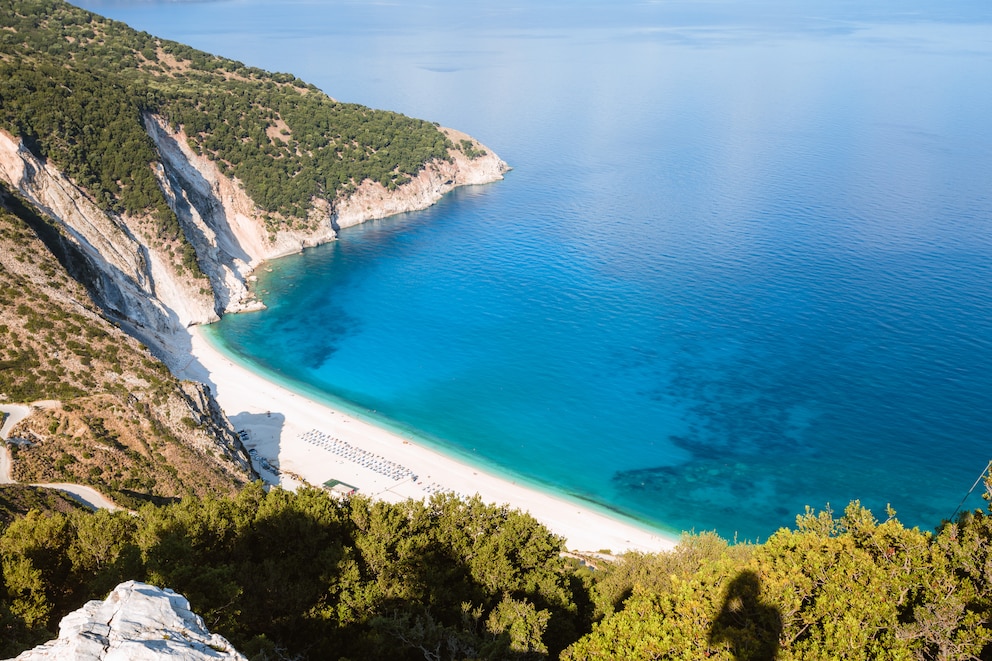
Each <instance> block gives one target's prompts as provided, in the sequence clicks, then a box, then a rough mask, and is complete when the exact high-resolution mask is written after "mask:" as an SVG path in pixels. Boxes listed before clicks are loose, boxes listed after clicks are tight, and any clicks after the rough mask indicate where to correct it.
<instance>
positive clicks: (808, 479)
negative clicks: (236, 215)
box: [82, 0, 992, 539]
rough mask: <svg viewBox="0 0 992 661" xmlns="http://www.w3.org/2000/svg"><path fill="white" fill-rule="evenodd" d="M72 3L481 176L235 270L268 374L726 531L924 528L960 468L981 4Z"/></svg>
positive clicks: (235, 333)
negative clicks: (413, 208) (895, 521)
mask: <svg viewBox="0 0 992 661" xmlns="http://www.w3.org/2000/svg"><path fill="white" fill-rule="evenodd" d="M82 4H83V6H86V7H87V8H89V9H93V10H94V11H98V12H100V13H104V14H107V15H110V16H112V17H114V18H118V19H120V20H124V21H127V22H129V23H131V24H132V25H134V26H136V27H138V28H139V29H143V30H147V31H149V32H152V33H155V34H159V35H162V36H166V37H170V38H174V39H179V40H182V41H185V42H187V43H191V44H193V45H195V46H197V47H200V48H204V49H206V50H210V51H213V52H217V53H220V54H223V55H227V56H229V57H234V58H236V59H239V60H242V61H244V62H246V63H248V64H252V65H256V66H262V67H265V68H268V69H276V70H289V71H292V72H294V73H297V74H298V75H300V76H301V77H303V78H304V79H307V80H309V81H311V82H314V83H315V84H317V85H318V86H320V87H321V88H323V89H324V90H326V91H327V92H328V93H329V94H331V95H332V96H334V97H336V98H338V99H341V100H344V101H355V102H361V103H364V104H367V105H372V106H375V107H385V108H390V109H396V110H399V111H402V112H405V113H407V114H410V115H414V116H418V117H423V118H426V119H430V120H434V121H439V122H441V123H442V124H444V125H448V126H454V127H457V128H459V129H462V130H465V131H467V132H469V133H471V134H473V135H474V136H476V137H477V138H478V139H480V140H481V141H483V142H484V143H486V144H487V145H489V146H490V147H491V148H493V149H494V150H495V151H496V152H497V153H499V154H500V155H501V156H502V157H503V158H504V159H505V160H507V161H508V162H509V163H510V164H511V165H512V166H514V170H513V171H512V172H511V173H509V175H508V176H507V178H506V180H505V181H502V182H499V183H497V184H493V185H489V186H483V187H476V188H471V189H462V190H460V191H458V192H456V193H454V194H452V195H450V196H448V197H447V198H445V199H444V200H443V201H442V202H441V203H440V204H438V205H436V206H435V207H433V208H431V209H429V210H427V211H424V212H419V213H414V214H406V215H402V216H398V217H395V218H391V219H387V220H385V221H378V222H373V223H369V224H366V225H364V226H361V227H357V228H351V229H348V230H346V231H344V232H342V234H341V238H340V240H339V241H337V242H335V243H333V244H330V245H326V246H323V247H321V248H317V249H314V250H309V251H307V252H305V253H303V254H301V255H298V256H294V257H290V258H286V259H283V260H280V261H278V262H276V263H274V264H272V267H273V272H272V273H265V272H260V273H259V275H260V276H261V277H260V282H259V288H260V290H261V291H262V292H263V298H264V300H265V302H266V304H267V305H268V306H269V309H268V310H267V311H266V312H264V313H259V314H250V315H240V316H229V317H226V318H225V319H224V320H223V321H222V322H221V323H220V324H218V325H217V326H216V329H215V331H216V334H217V335H218V336H219V337H220V338H221V341H222V342H223V343H225V345H226V346H228V347H229V348H230V349H231V350H233V351H235V352H236V353H238V354H240V355H242V356H244V357H245V359H250V360H253V361H257V362H259V363H261V364H264V365H265V366H266V367H267V368H268V369H270V370H272V371H274V372H276V373H278V374H280V375H281V376H282V377H283V378H286V379H293V380H297V381H299V382H301V383H306V384H309V386H310V387H314V388H319V389H323V390H325V391H326V392H328V393H331V394H332V395H333V396H335V397H337V398H339V399H341V400H344V401H347V402H349V403H350V404H351V406H353V407H355V408H356V409H358V410H363V411H365V412H366V413H367V414H369V415H374V416H378V417H380V419H383V420H387V421H390V422H391V423H392V424H395V425H397V426H399V427H401V428H404V429H408V430H415V431H416V433H418V434H419V435H420V436H421V437H422V438H424V439H425V440H426V441H427V442H430V443H432V444H436V445H438V446H440V447H442V448H447V449H448V450H449V451H451V452H453V453H456V454H459V455H460V456H463V457H468V458H470V459H471V460H473V461H476V462H478V463H480V464H484V465H492V466H497V467H499V469H500V470H501V471H502V472H510V473H513V474H516V475H519V476H520V477H522V478H524V479H527V480H529V481H531V482H534V483H538V484H540V485H543V486H544V487H545V488H547V489H549V490H553V491H557V492H561V493H567V494H570V495H573V496H575V497H579V498H584V499H588V500H591V501H593V502H595V503H598V504H599V505H601V506H603V507H608V508H612V509H616V510H619V511H622V512H624V513H626V514H628V515H630V516H634V517H637V518H639V519H641V520H643V521H646V522H649V523H651V524H653V525H656V526H659V527H662V528H665V529H675V530H681V529H695V530H710V529H715V530H717V531H719V532H720V533H721V534H724V535H726V536H734V535H735V534H736V535H737V536H738V537H740V538H748V539H755V538H764V537H766V536H767V535H768V534H770V533H771V532H773V531H774V530H775V529H776V528H778V527H779V526H783V525H790V524H791V523H792V522H793V521H794V517H795V515H796V514H797V513H800V512H802V511H803V509H804V507H805V506H806V505H810V506H813V507H815V508H822V507H824V506H825V505H826V504H827V503H830V504H831V505H832V506H833V507H834V508H835V509H842V508H843V506H844V505H845V504H846V503H847V502H849V501H850V500H852V499H861V500H862V502H863V503H865V504H866V505H868V506H870V507H872V508H873V509H874V510H875V511H876V513H877V514H879V515H881V516H884V507H885V505H886V504H887V503H891V504H892V506H893V507H894V508H895V509H896V510H897V512H898V514H899V517H900V519H902V520H903V521H904V522H906V523H908V524H911V525H920V526H923V527H933V526H934V525H936V524H937V523H938V522H939V521H940V519H942V518H944V517H947V516H949V515H950V514H951V513H952V512H953V511H954V509H955V507H956V506H957V504H958V502H959V501H960V500H961V498H962V497H963V496H964V495H965V493H966V491H967V490H968V488H969V487H970V486H971V485H972V483H973V482H974V480H975V478H976V477H977V476H978V474H979V473H980V471H981V470H982V468H983V467H984V466H985V465H986V462H987V461H988V460H989V459H990V458H992V447H990V444H989V439H990V429H992V410H990V401H992V295H990V294H992V284H990V283H992V229H990V223H992V194H990V191H992V178H990V173H992V132H990V130H989V120H988V118H989V117H992V88H990V86H989V85H988V81H989V80H992V30H990V25H989V24H990V23H992V10H989V9H986V8H985V7H984V5H982V4H977V3H976V4H962V3H955V4H954V6H953V7H944V6H941V5H937V4H936V3H926V2H917V3H905V2H901V3H874V6H873V7H872V8H870V9H865V8H862V7H861V6H860V5H859V4H855V3H815V2H813V3H804V4H803V6H802V11H798V10H796V9H794V8H793V5H794V4H795V3H779V2H763V3H759V2H753V3H732V2H727V3H721V2H715V3H688V2H687V3H679V2H671V3H634V2H630V3H625V2H610V3H595V2H579V3H568V4H561V3H554V2H548V1H546V0H537V1H535V2H528V3H526V4H513V3H500V4H498V5H492V4H489V3H453V2H437V3H428V4H426V5H425V4H418V5H416V7H415V6H414V5H408V4H403V3H400V4H398V5H393V6H386V5H371V4H366V3H345V2H330V1H328V2H318V1H309V2H294V1H291V2H278V3H275V2H271V3H266V2H260V1H258V0H230V1H226V2H198V3H176V2H148V1H145V0H143V1H142V2H133V3H128V2H124V3H119V2H115V3H108V2H95V1H91V2H86V3H82ZM968 504H969V505H970V506H975V507H978V506H981V500H980V499H979V498H978V497H977V496H975V497H973V498H972V500H970V501H969V503H968Z"/></svg>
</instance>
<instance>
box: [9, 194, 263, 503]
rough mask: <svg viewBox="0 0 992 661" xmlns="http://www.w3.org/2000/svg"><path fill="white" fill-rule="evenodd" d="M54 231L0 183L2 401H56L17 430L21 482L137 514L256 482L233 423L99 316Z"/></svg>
mask: <svg viewBox="0 0 992 661" xmlns="http://www.w3.org/2000/svg"><path fill="white" fill-rule="evenodd" d="M57 232H58V230H57V229H56V228H55V227H54V226H53V225H51V224H50V223H49V221H48V220H47V219H46V218H43V217H41V216H39V215H37V214H35V213H34V212H33V211H32V210H31V209H30V208H29V207H28V206H27V205H25V204H24V203H22V202H21V201H20V200H19V199H18V198H17V197H15V196H14V195H12V194H10V193H9V192H7V191H6V190H5V189H4V188H3V187H2V185H0V401H4V402H33V401H37V400H54V402H55V404H54V406H52V407H51V408H46V409H43V410H39V411H36V412H35V413H33V414H32V415H31V416H30V417H28V418H27V419H26V420H24V421H23V422H21V423H20V425H18V427H17V428H15V430H14V432H15V434H14V435H15V436H17V437H20V438H23V439H25V440H26V441H27V442H28V444H24V445H12V446H10V452H11V455H12V457H13V459H14V478H15V479H16V480H18V481H20V482H27V483H31V482H75V483H83V484H89V485H92V486H94V487H96V488H98V489H99V490H100V491H102V492H103V493H105V494H107V495H108V496H110V497H111V498H112V499H114V500H115V501H117V502H118V503H119V504H121V505H125V506H132V507H136V506H138V505H139V504H140V503H142V502H145V501H147V500H149V499H159V500H160V499H167V498H178V497H180V496H183V495H185V494H187V493H193V494H199V495H204V494H207V493H232V492H233V491H234V490H235V489H236V488H237V487H238V486H239V485H242V484H244V483H245V481H246V480H247V479H248V478H249V475H248V472H247V470H246V468H245V466H244V463H243V462H244V459H243V458H241V459H239V458H238V457H237V456H236V455H237V450H236V448H237V447H238V440H237V438H236V436H235V434H234V430H233V429H231V428H230V424H229V423H227V422H226V419H225V418H223V416H222V415H221V414H220V413H219V411H217V410H215V409H214V408H213V407H215V406H216V405H215V404H214V405H211V403H210V401H209V400H208V399H207V398H205V397H204V395H203V393H202V391H201V389H200V386H198V385H194V384H188V383H186V384H184V383H181V382H179V381H178V380H177V379H176V378H175V377H173V376H172V374H170V373H169V370H168V369H167V368H166V367H165V366H164V365H163V364H162V363H160V362H159V361H158V360H157V359H155V358H154V357H153V356H152V355H151V354H150V353H149V352H148V350H147V349H146V348H144V347H142V346H140V345H139V344H138V342H137V341H135V340H134V339H132V338H130V337H128V336H127V335H126V334H125V333H124V332H123V331H122V330H120V329H119V328H116V327H115V326H113V325H112V324H110V323H109V322H108V321H106V319H104V318H103V317H102V316H101V315H100V313H99V310H98V308H97V307H96V306H95V305H94V304H93V303H92V302H91V300H90V298H89V296H88V294H87V292H86V290H85V289H84V288H83V287H82V286H81V285H80V284H79V283H77V282H76V281H75V280H73V279H72V278H70V277H69V275H68V274H67V272H66V270H65V268H63V266H62V264H61V263H60V262H59V260H58V259H56V257H55V256H54V255H53V253H52V252H50V251H49V246H48V245H46V243H45V242H43V241H42V240H41V239H40V238H39V236H40V237H45V238H47V239H48V243H49V245H50V246H58V245H63V244H59V243H58V241H57V240H56V239H55V237H56V235H57ZM62 257H63V259H69V258H70V256H68V255H62Z"/></svg>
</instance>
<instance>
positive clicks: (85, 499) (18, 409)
mask: <svg viewBox="0 0 992 661" xmlns="http://www.w3.org/2000/svg"><path fill="white" fill-rule="evenodd" d="M0 412H3V413H6V414H7V417H6V419H5V420H4V421H3V426H0V439H2V440H3V441H4V443H3V445H2V446H0V484H17V483H16V482H15V481H14V478H13V475H12V470H11V469H12V466H11V461H10V450H9V449H8V447H7V443H6V441H7V437H8V436H9V435H10V430H11V429H13V428H14V425H16V424H17V423H18V422H20V421H21V420H23V419H24V418H26V417H28V416H29V415H31V407H30V406H26V405H24V404H0ZM30 486H33V487H45V488H46V489H58V490H59V491H64V492H66V493H67V494H69V495H70V496H72V498H73V499H74V500H76V501H77V502H79V503H81V504H82V505H84V506H86V507H88V508H90V509H91V510H97V509H106V510H118V509H120V507H118V506H117V505H115V504H114V503H113V501H111V500H110V499H109V498H107V497H106V496H104V495H103V494H102V493H100V492H99V491H97V490H96V489H94V488H93V487H88V486H86V485H84V484H71V483H67V482H47V483H42V484H32V485H30Z"/></svg>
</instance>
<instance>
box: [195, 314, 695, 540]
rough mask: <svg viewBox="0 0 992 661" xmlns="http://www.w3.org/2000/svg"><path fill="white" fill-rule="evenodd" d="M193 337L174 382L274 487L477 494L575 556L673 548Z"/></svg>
mask: <svg viewBox="0 0 992 661" xmlns="http://www.w3.org/2000/svg"><path fill="white" fill-rule="evenodd" d="M190 331H191V341H192V354H193V359H192V360H191V361H190V362H189V363H188V364H187V366H186V367H185V369H184V370H181V372H183V373H182V374H180V376H182V377H183V378H189V379H194V380H198V381H201V382H203V383H206V384H208V385H209V386H210V387H211V389H212V390H213V392H214V394H215V395H216V397H217V400H218V402H219V403H220V405H221V407H222V408H223V409H224V412H225V413H226V414H227V415H228V417H229V418H230V419H231V422H232V423H233V424H234V427H235V429H238V430H243V431H244V432H245V437H246V438H245V442H246V445H247V446H248V447H249V448H252V449H254V450H255V451H256V452H257V455H258V457H260V458H264V459H266V460H267V461H268V462H270V463H271V464H272V465H273V466H277V467H278V468H279V469H280V471H281V472H280V474H279V475H276V474H275V473H274V472H270V471H264V470H263V471H262V474H263V476H264V477H265V478H266V479H267V480H268V481H270V482H274V483H279V484H282V485H283V486H285V487H287V488H293V487H295V486H297V485H298V484H299V481H297V480H296V479H293V478H292V477H291V475H295V476H298V477H300V478H302V479H304V480H305V481H306V482H309V483H311V484H315V485H319V484H323V483H324V482H326V481H328V480H331V479H334V480H340V481H341V482H344V483H346V484H348V485H351V486H353V487H357V488H358V490H359V492H361V493H363V494H367V495H371V496H375V497H378V498H382V499H384V500H387V501H390V502H397V501H400V500H405V499H406V498H415V499H420V498H424V497H426V496H429V495H430V494H431V493H433V492H435V491H453V492H455V493H458V494H462V495H472V494H476V493H478V494H479V495H480V496H481V497H482V498H483V500H484V501H486V502H490V503H507V504H509V505H511V506H513V507H516V508H520V509H522V510H525V511H528V512H530V514H531V515H532V516H534V517H535V518H536V519H537V520H539V521H541V522H542V523H544V524H545V525H546V526H548V527H549V528H550V529H551V530H553V531H554V532H556V533H557V534H559V535H562V536H564V537H565V538H566V540H567V547H568V548H569V549H571V550H575V551H580V552H595V551H600V550H605V549H609V550H611V551H613V552H614V553H617V552H622V551H626V550H639V551H648V552H650V551H660V550H663V549H668V548H671V547H673V546H674V545H675V542H676V540H675V538H674V536H672V537H666V536H663V535H661V534H659V533H657V532H655V531H653V530H650V529H647V528H646V527H640V526H638V525H637V524H636V523H635V522H633V521H627V520H622V519H619V518H613V517H612V516H606V515H604V514H602V513H600V512H598V511H595V510H592V509H590V508H588V507H585V506H583V505H581V504H576V503H574V502H571V501H567V500H564V499H560V498H556V497H553V496H550V495H548V494H545V493H542V492H538V491H536V490H534V489H531V488H528V487H524V486H523V485H520V484H517V483H514V482H512V481H509V480H506V479H504V478H501V477H497V476H495V475H491V474H488V473H486V472H484V471H481V470H479V469H478V468H475V467H473V466H470V465H467V464H463V463H460V462H457V461H455V460H453V459H451V458H449V457H447V456H444V455H441V454H439V453H437V452H435V451H433V450H430V449H428V448H425V447H421V446H418V445H416V444H414V443H412V442H410V440H408V439H405V438H403V437H402V436H399V435H397V434H395V433H393V432H391V431H388V430H385V429H382V428H379V427H376V426H374V425H372V424H369V423H367V422H364V421H363V420H361V419H358V418H354V417H351V416H349V415H347V414H345V413H343V412H341V411H336V410H334V409H332V408H329V407H327V406H325V405H323V404H320V403H317V402H315V401H312V400H310V399H307V398H306V397H304V396H302V395H298V394H296V393H293V392H291V391H289V390H287V389H285V388H283V387H281V386H279V385H277V384H275V383H273V382H271V381H268V380H266V379H265V378H263V377H262V376H260V375H259V374H256V373H255V372H253V371H250V370H248V369H246V368H244V367H241V366H240V365H238V364H236V363H234V362H232V361H231V360H230V359H228V358H227V357H226V356H224V355H223V354H222V353H220V352H219V351H218V350H217V349H215V348H214V347H213V346H212V345H211V344H210V343H209V342H208V341H207V340H206V339H205V338H204V337H203V334H202V332H201V331H200V330H199V329H197V328H195V327H193V328H191V329H190ZM255 463H256V467H257V466H258V464H259V462H258V461H256V462H255ZM389 473H392V475H390V474H389Z"/></svg>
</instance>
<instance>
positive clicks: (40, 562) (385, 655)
mask: <svg viewBox="0 0 992 661" xmlns="http://www.w3.org/2000/svg"><path fill="white" fill-rule="evenodd" d="M561 548H562V543H561V539H560V538H558V537H555V536H554V535H552V534H551V533H550V532H548V531H547V530H546V529H544V528H543V527H542V526H540V525H539V524H538V523H537V522H535V521H534V520H533V519H532V518H531V517H529V516H527V515H524V514H521V513H519V512H514V511H509V510H507V509H505V508H497V507H491V506H486V505H483V504H482V503H480V502H479V501H478V500H472V501H468V502H466V501H463V500H458V499H456V498H454V497H450V496H436V497H435V498H434V499H432V500H431V501H430V502H427V503H421V502H406V503H401V504H396V505H391V504H387V503H382V502H379V503H372V502H370V501H368V500H366V499H363V498H356V499H353V500H350V501H340V500H336V499H334V498H332V497H331V496H330V495H328V494H327V493H325V492H323V491H320V490H316V489H309V490H303V491H301V492H298V493H288V492H285V491H281V490H278V489H277V490H274V491H272V492H270V493H268V494H266V493H265V492H264V491H263V490H262V489H261V487H259V486H255V487H250V488H248V489H246V490H244V491H243V492H242V493H241V494H239V495H238V496H237V497H236V498H234V499H206V500H196V499H188V500H184V501H183V502H181V503H177V504H173V505H168V506H165V507H156V506H153V505H148V506H145V507H143V508H142V509H141V510H140V511H139V512H138V513H137V515H131V514H126V513H113V514H112V513H109V512H99V513H97V514H89V513H82V512H71V513H54V514H49V515H42V514H38V513H35V514H31V515H28V516H27V517H23V518H20V519H18V520H17V521H15V522H14V523H12V524H11V525H9V526H8V527H7V529H6V531H4V532H3V534H2V535H0V559H2V572H3V585H0V588H2V591H0V627H2V629H0V640H2V641H4V642H3V647H2V648H0V654H13V653H15V652H16V651H18V650H20V649H23V648H25V647H27V646H29V645H31V644H33V643H37V642H38V641H40V640H45V639H47V638H48V637H50V636H51V635H52V632H53V629H54V628H55V627H56V626H57V623H58V619H59V617H61V616H62V615H64V614H65V613H67V612H69V611H71V610H73V609H75V608H77V607H78V606H79V605H81V604H82V603H84V602H85V601H86V600H87V599H91V598H103V597H104V596H105V594H106V593H107V592H108V591H109V590H110V589H111V588H112V587H113V586H114V585H115V584H116V583H117V582H119V581H122V580H125V579H140V580H144V581H148V582H151V583H153V584H158V585H161V586H168V587H171V588H173V589H175V590H177V591H179V592H181V593H183V594H185V595H186V596H187V597H188V598H189V599H190V602H191V604H192V606H193V608H194V610H196V611H197V612H198V613H201V614H203V616H204V619H205V620H206V621H207V623H208V625H209V626H210V627H211V628H212V629H213V630H214V631H216V632H218V633H221V634H222V635H224V636H225V637H226V638H228V639H229V640H231V641H232V642H233V643H234V644H235V645H236V646H237V647H238V648H239V649H241V650H242V651H243V652H244V653H246V654H247V655H248V656H249V657H250V658H253V659H259V660H261V659H286V658H291V659H395V660H404V659H409V660H411V661H413V660H420V659H424V660H428V661H430V660H441V659H547V658H551V659H554V658H562V659H570V660H578V659H624V660H627V659H644V660H648V659H683V660H685V661H690V660H692V661H695V660H697V659H723V660H725V661H734V660H738V661H739V660H744V659H749V660H752V661H771V660H779V661H784V660H791V659H823V660H826V659H852V660H853V659H858V660H862V659H919V660H929V659H933V660H937V659H940V660H950V659H958V660H962V661H963V660H966V659H988V658H992V622H990V619H992V584H990V581H992V555H990V549H992V519H990V518H989V517H988V516H987V515H984V514H981V513H967V514H965V515H964V516H962V517H961V518H960V520H959V521H957V522H956V523H954V524H947V525H945V526H943V527H942V528H941V530H940V531H939V532H937V533H929V532H922V531H920V530H917V529H912V530H908V529H906V528H904V527H903V526H902V525H901V524H900V523H899V522H898V521H897V520H895V519H894V518H889V519H887V520H886V521H883V522H879V521H877V520H876V519H875V518H874V517H873V516H872V515H871V513H869V512H868V511H866V510H864V509H862V508H861V507H860V506H859V505H857V504H856V503H855V504H852V505H851V506H850V507H848V508H847V510H846V511H845V513H844V515H843V516H840V517H834V516H833V515H832V514H830V513H829V512H824V513H819V514H816V513H811V512H807V513H806V514H805V515H803V516H800V517H799V518H798V520H797V526H796V528H795V529H794V530H781V531H779V532H778V533H776V534H775V535H773V536H772V537H771V539H769V540H768V541H767V542H766V543H764V544H760V545H743V544H742V545H728V544H727V543H726V542H725V541H723V540H721V539H720V538H718V537H717V536H715V535H712V534H703V535H699V536H686V537H685V538H684V539H683V540H682V542H681V543H680V544H679V546H678V547H677V548H676V549H675V550H674V551H672V552H667V553H660V554H649V555H645V554H628V555H627V556H625V557H623V558H621V559H620V561H619V562H616V563H615V564H612V565H606V566H599V568H598V569H597V570H595V571H590V570H589V569H588V568H585V567H582V566H580V565H579V564H577V563H575V562H574V561H571V560H566V559H564V558H563V557H562V556H561V555H560V550H561Z"/></svg>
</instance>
